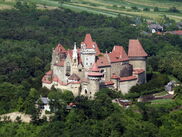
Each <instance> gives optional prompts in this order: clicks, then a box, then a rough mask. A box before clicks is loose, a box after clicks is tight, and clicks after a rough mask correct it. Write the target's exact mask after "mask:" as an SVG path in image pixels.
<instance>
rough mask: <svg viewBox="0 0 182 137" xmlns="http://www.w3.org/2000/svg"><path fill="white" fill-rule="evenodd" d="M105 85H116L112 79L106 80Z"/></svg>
mask: <svg viewBox="0 0 182 137" xmlns="http://www.w3.org/2000/svg"><path fill="white" fill-rule="evenodd" d="M104 85H114V83H113V82H112V81H106V82H104Z"/></svg>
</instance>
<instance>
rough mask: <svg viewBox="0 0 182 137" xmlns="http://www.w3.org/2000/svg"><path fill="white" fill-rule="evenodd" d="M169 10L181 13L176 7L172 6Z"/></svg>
mask: <svg viewBox="0 0 182 137" xmlns="http://www.w3.org/2000/svg"><path fill="white" fill-rule="evenodd" d="M168 11H169V12H175V13H179V12H180V11H179V10H178V9H177V8H176V7H171V8H169V10H168Z"/></svg>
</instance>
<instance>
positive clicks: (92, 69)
mask: <svg viewBox="0 0 182 137" xmlns="http://www.w3.org/2000/svg"><path fill="white" fill-rule="evenodd" d="M91 71H92V72H99V68H98V66H97V64H96V63H94V64H93V65H92V68H91Z"/></svg>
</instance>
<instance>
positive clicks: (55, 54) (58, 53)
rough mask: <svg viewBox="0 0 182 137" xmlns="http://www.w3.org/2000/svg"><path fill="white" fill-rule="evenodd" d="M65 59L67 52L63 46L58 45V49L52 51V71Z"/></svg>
mask: <svg viewBox="0 0 182 137" xmlns="http://www.w3.org/2000/svg"><path fill="white" fill-rule="evenodd" d="M65 58H66V50H65V48H64V47H63V46H62V45H61V44H58V45H57V46H56V48H54V49H53V50H52V61H51V69H53V65H55V64H59V63H60V62H61V60H64V59H65Z"/></svg>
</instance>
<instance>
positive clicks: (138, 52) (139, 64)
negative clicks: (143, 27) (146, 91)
mask: <svg viewBox="0 0 182 137" xmlns="http://www.w3.org/2000/svg"><path fill="white" fill-rule="evenodd" d="M147 56H148V55H147V53H146V52H145V50H144V49H143V47H142V45H141V43H140V41H139V40H130V41H129V49H128V57H129V63H130V64H131V65H133V70H137V69H140V70H143V71H144V72H145V77H144V81H146V59H147Z"/></svg>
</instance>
